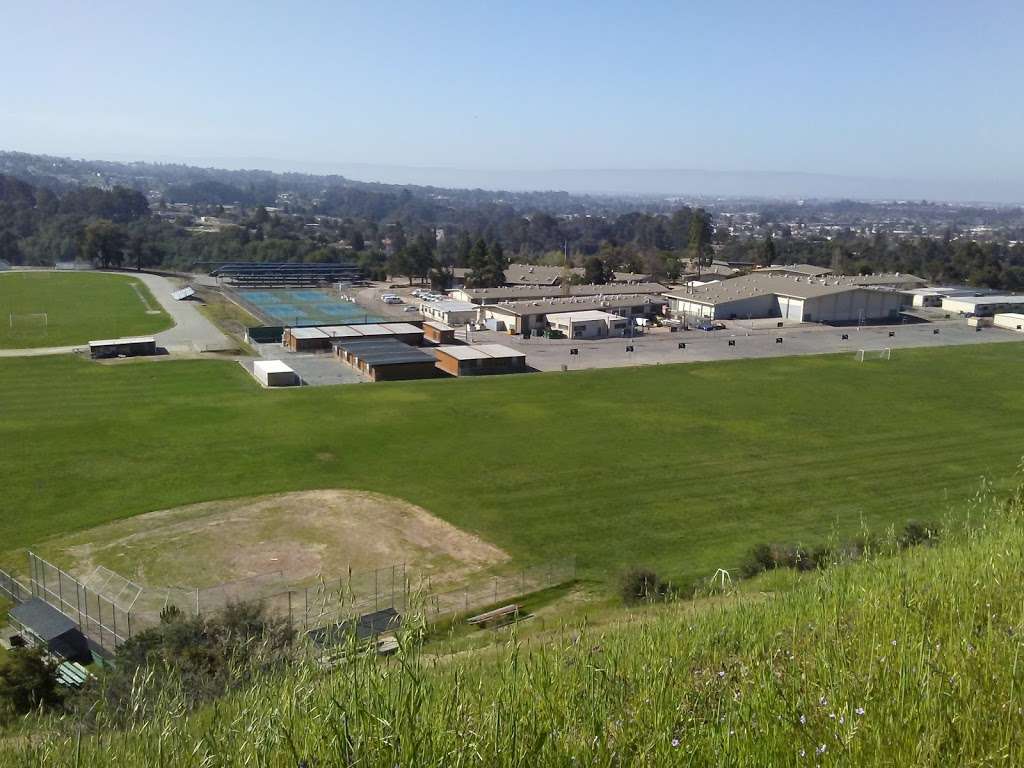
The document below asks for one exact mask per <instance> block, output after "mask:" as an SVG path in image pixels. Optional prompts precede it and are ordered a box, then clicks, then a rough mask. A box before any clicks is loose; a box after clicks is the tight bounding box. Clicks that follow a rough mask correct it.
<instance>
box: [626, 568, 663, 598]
mask: <svg viewBox="0 0 1024 768" xmlns="http://www.w3.org/2000/svg"><path fill="white" fill-rule="evenodd" d="M670 589H671V587H670V585H669V584H668V582H664V581H662V580H661V579H660V578H659V577H658V574H656V573H655V572H654V571H652V570H650V569H648V568H630V569H629V570H628V571H626V573H625V574H624V575H623V577H622V585H621V587H620V594H621V595H622V599H623V601H624V602H626V603H639V602H641V601H654V600H664V599H665V598H666V597H667V596H668V594H669V592H670Z"/></svg>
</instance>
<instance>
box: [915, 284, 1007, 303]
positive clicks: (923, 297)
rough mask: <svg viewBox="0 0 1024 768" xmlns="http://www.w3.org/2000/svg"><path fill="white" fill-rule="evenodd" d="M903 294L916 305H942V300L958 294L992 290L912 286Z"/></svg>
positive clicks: (979, 294) (977, 293)
mask: <svg viewBox="0 0 1024 768" xmlns="http://www.w3.org/2000/svg"><path fill="white" fill-rule="evenodd" d="M900 293H901V294H903V296H904V297H905V298H906V299H908V300H909V301H910V304H911V305H912V306H915V307H941V306H942V300H943V299H946V298H955V297H958V296H984V295H986V294H991V293H992V292H991V291H986V290H983V289H980V288H979V289H972V288H942V287H938V286H936V287H934V288H912V289H910V290H908V291H900Z"/></svg>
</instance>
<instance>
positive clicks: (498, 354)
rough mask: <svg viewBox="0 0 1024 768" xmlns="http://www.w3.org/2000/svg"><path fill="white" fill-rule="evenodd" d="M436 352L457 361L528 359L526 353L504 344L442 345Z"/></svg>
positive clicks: (435, 349)
mask: <svg viewBox="0 0 1024 768" xmlns="http://www.w3.org/2000/svg"><path fill="white" fill-rule="evenodd" d="M432 351H434V352H441V353H443V354H446V355H448V356H449V357H454V358H455V359H456V360H483V359H484V358H495V359H501V358H508V357H526V353H525V352H520V351H519V350H517V349H512V348H511V347H506V346H505V345H504V344H473V345H469V344H442V345H441V346H439V347H434V348H433V350H432Z"/></svg>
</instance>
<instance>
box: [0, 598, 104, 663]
mask: <svg viewBox="0 0 1024 768" xmlns="http://www.w3.org/2000/svg"><path fill="white" fill-rule="evenodd" d="M9 615H10V618H11V622H12V623H13V624H14V625H15V626H16V627H17V628H18V629H19V630H20V631H21V632H22V633H23V634H24V635H26V639H28V640H30V641H31V642H32V644H33V645H43V646H46V648H47V650H49V651H50V653H52V654H54V655H55V656H59V657H60V658H62V659H66V660H68V661H77V662H78V663H80V664H90V663H92V651H90V650H89V641H88V639H87V638H86V637H85V635H83V634H82V632H81V630H79V629H78V625H76V624H75V622H73V621H72V620H71V619H69V618H68V617H67V616H65V615H64V614H63V613H61V612H60V611H58V610H57V609H56V608H54V607H53V606H52V605H50V604H49V603H46V602H44V601H42V600H40V599H39V598H38V597H33V598H32V599H31V600H29V601H27V602H24V603H22V604H21V605H16V606H15V607H14V608H12V609H11V610H10V614H9Z"/></svg>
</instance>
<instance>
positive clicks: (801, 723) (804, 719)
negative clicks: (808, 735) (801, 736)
mask: <svg viewBox="0 0 1024 768" xmlns="http://www.w3.org/2000/svg"><path fill="white" fill-rule="evenodd" d="M800 725H807V718H806V717H804V716H803V715H800Z"/></svg>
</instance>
